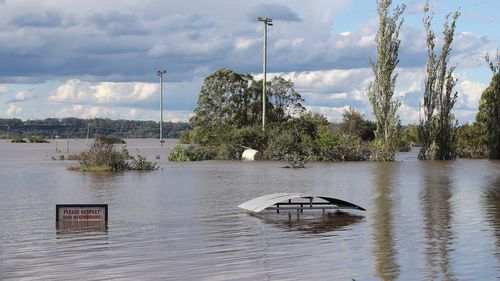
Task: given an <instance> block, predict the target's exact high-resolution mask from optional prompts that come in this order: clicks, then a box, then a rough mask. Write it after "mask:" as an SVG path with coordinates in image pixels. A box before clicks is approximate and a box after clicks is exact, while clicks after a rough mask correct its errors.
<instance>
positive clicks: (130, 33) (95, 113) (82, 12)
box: [0, 0, 500, 124]
mask: <svg viewBox="0 0 500 281" xmlns="http://www.w3.org/2000/svg"><path fill="white" fill-rule="evenodd" d="M393 2H394V3H393V7H395V6H396V5H398V4H401V3H405V4H406V6H407V7H406V10H405V13H404V15H403V17H404V19H405V22H404V24H403V27H402V31H401V35H400V39H401V47H400V57H399V58H400V62H399V65H398V68H397V69H396V72H397V73H398V78H397V85H396V93H395V96H396V97H397V99H398V100H400V101H401V107H400V110H399V116H400V118H401V120H402V123H403V124H408V123H414V124H415V123H418V120H419V106H420V103H421V100H422V90H423V85H424V77H425V65H426V58H427V54H426V52H427V51H426V50H427V49H426V44H425V33H424V30H423V24H422V17H423V5H424V3H425V1H423V0H406V1H397V0H394V1H393ZM431 7H432V10H433V11H434V18H433V24H432V27H433V30H434V31H435V33H436V34H437V35H438V38H437V39H438V42H437V44H438V46H439V45H441V43H442V41H441V36H440V35H441V32H442V27H443V23H444V19H445V16H446V15H447V14H449V13H451V12H453V11H456V10H458V9H460V11H461V16H460V18H459V19H458V21H457V28H456V33H455V40H454V42H453V44H452V53H451V58H450V66H456V69H455V72H454V75H455V77H456V78H457V79H458V82H457V86H456V87H455V90H456V91H458V96H459V98H458V101H457V104H456V105H455V108H454V114H455V116H456V118H457V119H458V121H459V122H460V123H465V122H472V121H473V120H474V117H475V114H476V112H477V108H478V102H479V99H480V96H481V93H482V91H483V90H484V89H485V88H486V87H487V85H488V84H489V82H490V80H491V77H492V74H491V72H490V70H489V68H488V66H487V64H486V63H485V61H484V56H485V55H486V54H487V53H489V54H491V55H494V54H495V53H496V51H497V49H498V48H499V47H500V33H499V32H497V31H496V28H495V27H498V26H499V24H500V14H498V13H497V12H496V11H499V10H500V2H499V1H498V0H432V1H431ZM376 9H377V7H376V1H375V0H311V1H302V0H286V1H285V0H275V1H260V0H252V1H246V0H242V1H234V0H211V1H204V0H184V1H174V0H167V1H165V0H141V1H138V0H134V1H132V0H121V1H102V0H72V1H65V0H47V1H39V0H0V118H20V119H23V120H27V119H44V118H53V117H55V118H64V117H78V118H95V117H98V118H111V119H135V120H155V121H157V120H159V118H160V112H159V111H160V110H159V108H160V105H159V101H160V86H159V78H158V76H157V74H156V73H157V71H158V70H159V69H162V70H166V71H167V73H166V76H165V77H164V78H165V79H164V82H165V84H164V93H163V94H164V115H163V116H164V120H166V121H174V122H177V121H188V120H189V117H190V116H191V115H192V112H193V109H194V108H195V106H196V103H197V100H198V94H199V91H200V88H201V85H202V84H203V79H204V78H205V77H206V76H208V75H209V74H210V73H212V72H214V71H216V70H217V69H219V68H221V67H227V68H230V69H232V70H234V71H236V72H241V73H243V72H248V73H252V74H254V75H255V76H256V77H262V74H261V71H262V56H263V50H262V45H263V24H262V23H261V22H258V21H257V20H256V17H257V16H262V17H271V18H272V19H273V23H274V25H273V26H271V27H269V30H268V62H267V66H268V67H267V69H268V75H269V76H271V77H272V76H275V75H282V76H284V77H285V78H287V79H291V80H292V81H293V82H294V84H295V88H296V89H297V90H298V91H299V92H300V93H301V94H302V96H303V97H304V99H305V103H304V104H305V106H306V108H307V109H308V110H309V111H313V112H317V113H321V114H323V115H324V116H326V117H327V118H328V119H329V120H330V121H334V122H338V121H340V120H341V118H342V113H343V112H344V110H345V109H346V108H347V107H349V106H351V107H353V108H355V109H356V110H358V111H359V112H361V113H363V114H364V115H365V117H366V118H369V119H373V113H372V109H371V105H370V103H369V101H368V98H367V95H366V87H367V85H368V83H369V82H370V81H372V80H373V72H372V70H371V69H370V67H369V59H370V58H372V59H375V50H376V45H375V34H376V33H377V28H378V18H377V13H376Z"/></svg>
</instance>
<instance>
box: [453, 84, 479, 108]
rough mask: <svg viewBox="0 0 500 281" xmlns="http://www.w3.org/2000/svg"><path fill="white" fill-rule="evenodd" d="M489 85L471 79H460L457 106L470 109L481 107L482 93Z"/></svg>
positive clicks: (457, 89)
mask: <svg viewBox="0 0 500 281" xmlns="http://www.w3.org/2000/svg"><path fill="white" fill-rule="evenodd" d="M486 87H487V85H485V84H482V83H477V82H473V81H471V80H467V79H466V78H465V79H463V80H462V79H459V80H458V84H457V86H456V87H455V90H456V91H458V101H457V106H458V107H460V109H468V110H473V111H476V110H478V108H479V100H480V99H481V94H482V93H483V91H484V90H485V89H486Z"/></svg>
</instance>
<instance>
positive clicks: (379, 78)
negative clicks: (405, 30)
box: [367, 0, 406, 153]
mask: <svg viewBox="0 0 500 281" xmlns="http://www.w3.org/2000/svg"><path fill="white" fill-rule="evenodd" d="M377 4H378V16H379V30H378V32H377V36H376V37H375V41H376V44H377V60H376V61H375V62H372V61H371V60H370V64H371V66H372V69H373V73H374V75H375V81H373V82H371V83H370V84H369V85H368V88H367V93H368V98H369V100H370V103H371V105H372V108H373V113H374V115H375V118H376V122H377V129H376V131H375V138H376V139H377V140H379V142H383V143H384V147H387V148H392V150H393V153H395V147H396V144H395V143H396V141H397V137H398V126H399V116H398V115H397V111H398V108H399V107H400V104H401V103H400V102H399V101H398V100H395V99H394V98H393V96H394V87H395V85H396V77H397V75H395V74H393V73H394V70H395V68H396V66H397V64H398V62H399V59H398V54H399V44H400V42H401V41H400V40H399V31H400V29H401V25H402V24H403V18H400V17H401V15H402V14H403V12H404V10H405V8H406V6H405V5H404V4H403V5H401V6H397V7H396V8H395V9H394V11H393V13H392V15H389V7H390V6H391V4H392V0H378V1H377Z"/></svg>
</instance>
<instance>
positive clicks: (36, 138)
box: [11, 136, 49, 143]
mask: <svg viewBox="0 0 500 281" xmlns="http://www.w3.org/2000/svg"><path fill="white" fill-rule="evenodd" d="M11 142H12V143H49V141H48V140H46V139H44V138H42V137H39V136H30V137H28V138H23V137H21V136H16V137H15V138H13V139H12V140H11Z"/></svg>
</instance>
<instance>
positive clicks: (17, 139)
mask: <svg viewBox="0 0 500 281" xmlns="http://www.w3.org/2000/svg"><path fill="white" fill-rule="evenodd" d="M10 142H11V143H26V142H27V141H26V140H25V139H24V138H23V137H21V136H16V137H14V138H13V139H12V140H11V141H10Z"/></svg>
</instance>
